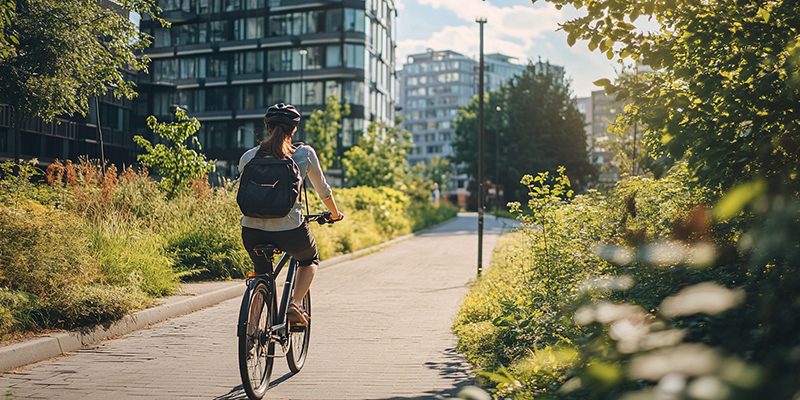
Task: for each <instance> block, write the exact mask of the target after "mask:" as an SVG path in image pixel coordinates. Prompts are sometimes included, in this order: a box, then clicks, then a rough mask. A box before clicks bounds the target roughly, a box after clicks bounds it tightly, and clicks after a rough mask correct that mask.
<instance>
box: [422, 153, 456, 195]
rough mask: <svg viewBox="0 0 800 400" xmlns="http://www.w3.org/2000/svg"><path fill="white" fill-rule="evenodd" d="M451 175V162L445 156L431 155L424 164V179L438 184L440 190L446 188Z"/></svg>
mask: <svg viewBox="0 0 800 400" xmlns="http://www.w3.org/2000/svg"><path fill="white" fill-rule="evenodd" d="M452 177H453V164H452V163H451V162H450V160H449V159H447V158H441V157H433V158H431V159H430V160H429V161H428V163H427V164H425V178H426V180H428V181H430V182H432V183H436V184H438V185H439V189H440V190H441V191H443V192H444V191H446V190H448V187H449V186H450V179H452Z"/></svg>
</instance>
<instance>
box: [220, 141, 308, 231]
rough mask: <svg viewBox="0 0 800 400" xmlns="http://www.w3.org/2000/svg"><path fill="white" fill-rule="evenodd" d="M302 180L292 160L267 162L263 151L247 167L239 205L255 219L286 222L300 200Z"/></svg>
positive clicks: (240, 185)
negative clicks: (284, 219) (278, 219)
mask: <svg viewBox="0 0 800 400" xmlns="http://www.w3.org/2000/svg"><path fill="white" fill-rule="evenodd" d="M302 185H303V177H302V176H301V175H300V168H299V167H298V166H297V164H296V163H295V162H294V160H293V159H292V157H291V156H289V157H286V158H284V159H277V158H268V156H267V154H266V153H263V152H262V151H261V150H259V151H258V153H256V156H255V157H254V158H253V159H252V160H250V162H248V163H247V165H245V167H244V170H243V171H242V176H241V178H240V181H239V191H238V192H237V193H236V202H237V203H238V204H239V209H240V210H242V214H244V215H246V216H248V217H253V218H283V217H285V216H287V215H288V214H289V212H290V211H292V209H293V208H294V206H295V204H297V202H298V201H299V199H300V191H301V186H302Z"/></svg>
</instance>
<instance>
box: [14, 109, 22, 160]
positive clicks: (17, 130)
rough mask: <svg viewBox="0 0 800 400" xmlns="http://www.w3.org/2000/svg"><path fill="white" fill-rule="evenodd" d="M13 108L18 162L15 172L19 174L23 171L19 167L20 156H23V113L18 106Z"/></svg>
mask: <svg viewBox="0 0 800 400" xmlns="http://www.w3.org/2000/svg"><path fill="white" fill-rule="evenodd" d="M11 110H12V111H11V113H12V115H11V121H12V122H11V123H12V124H13V125H14V164H17V165H16V167H15V169H16V171H15V172H16V173H17V175H19V173H20V172H21V171H20V168H19V164H21V160H20V158H22V154H21V149H22V143H21V142H22V127H21V126H20V125H21V122H22V113H21V112H20V111H19V109H18V108H16V107H12V108H11Z"/></svg>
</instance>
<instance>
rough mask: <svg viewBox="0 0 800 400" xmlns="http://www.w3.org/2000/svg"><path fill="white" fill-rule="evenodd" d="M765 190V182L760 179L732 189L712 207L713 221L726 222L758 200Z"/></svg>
mask: <svg viewBox="0 0 800 400" xmlns="http://www.w3.org/2000/svg"><path fill="white" fill-rule="evenodd" d="M766 188H767V184H766V182H764V180H761V179H757V180H754V181H750V182H747V183H744V184H741V185H739V186H737V187H735V188H733V189H732V190H731V191H730V192H728V193H727V194H726V195H725V197H723V198H722V199H721V200H720V201H719V202H718V203H717V205H716V207H714V219H715V220H717V221H726V220H728V219H730V218H732V217H734V216H736V215H738V214H739V213H740V212H742V210H744V208H745V207H746V206H747V205H748V204H750V202H752V201H753V200H754V199H756V198H758V197H759V196H760V195H761V194H762V193H764V191H765V190H766Z"/></svg>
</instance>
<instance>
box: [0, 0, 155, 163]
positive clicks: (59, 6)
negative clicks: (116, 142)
mask: <svg viewBox="0 0 800 400" xmlns="http://www.w3.org/2000/svg"><path fill="white" fill-rule="evenodd" d="M0 2H2V5H3V7H0V11H2V13H5V17H7V18H3V19H4V21H3V34H2V36H0V104H6V105H8V106H10V107H11V109H12V112H13V119H12V123H13V126H14V131H15V141H14V142H15V150H14V158H15V159H17V160H18V159H19V155H20V135H21V131H20V129H21V125H22V124H23V123H24V122H25V121H27V120H28V119H30V118H33V117H39V118H42V119H44V120H45V121H52V120H53V118H54V117H55V116H56V115H60V114H70V115H72V114H73V113H76V112H77V113H81V114H83V115H86V114H87V112H88V111H89V105H88V102H89V97H91V96H98V95H102V94H105V93H106V92H107V91H108V90H109V89H113V91H114V94H115V95H116V96H117V97H121V96H125V97H127V98H133V96H135V95H136V92H135V91H134V86H135V85H134V83H133V82H132V81H128V80H126V79H125V77H124V70H126V69H127V70H130V69H133V70H141V69H145V68H146V66H147V63H148V61H149V60H148V58H147V57H146V56H144V55H141V50H142V49H144V48H145V47H147V46H148V45H149V44H150V37H149V36H148V35H146V34H143V33H141V32H139V29H138V27H137V26H136V25H135V24H133V23H132V22H131V21H129V20H128V17H127V15H123V13H120V12H117V11H115V10H111V9H106V8H103V7H102V6H101V5H99V2H97V1H94V0H16V2H15V3H10V2H8V1H7V0H0ZM108 3H109V4H114V5H115V6H118V5H116V3H111V2H108ZM12 5H13V9H12ZM120 5H121V7H122V8H123V9H124V10H131V11H136V12H140V13H147V14H149V15H151V16H152V17H153V18H155V19H157V20H159V21H162V23H164V24H166V21H163V20H160V19H158V18H157V17H156V16H155V15H154V14H153V12H152V11H151V9H155V10H158V9H156V8H155V1H154V0H122V1H121V2H120ZM9 10H10V11H9ZM2 13H0V14H2ZM125 14H127V13H125ZM6 37H7V38H8V40H9V41H10V42H11V43H13V46H10V45H7V44H6V43H3V39H4V38H6Z"/></svg>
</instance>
